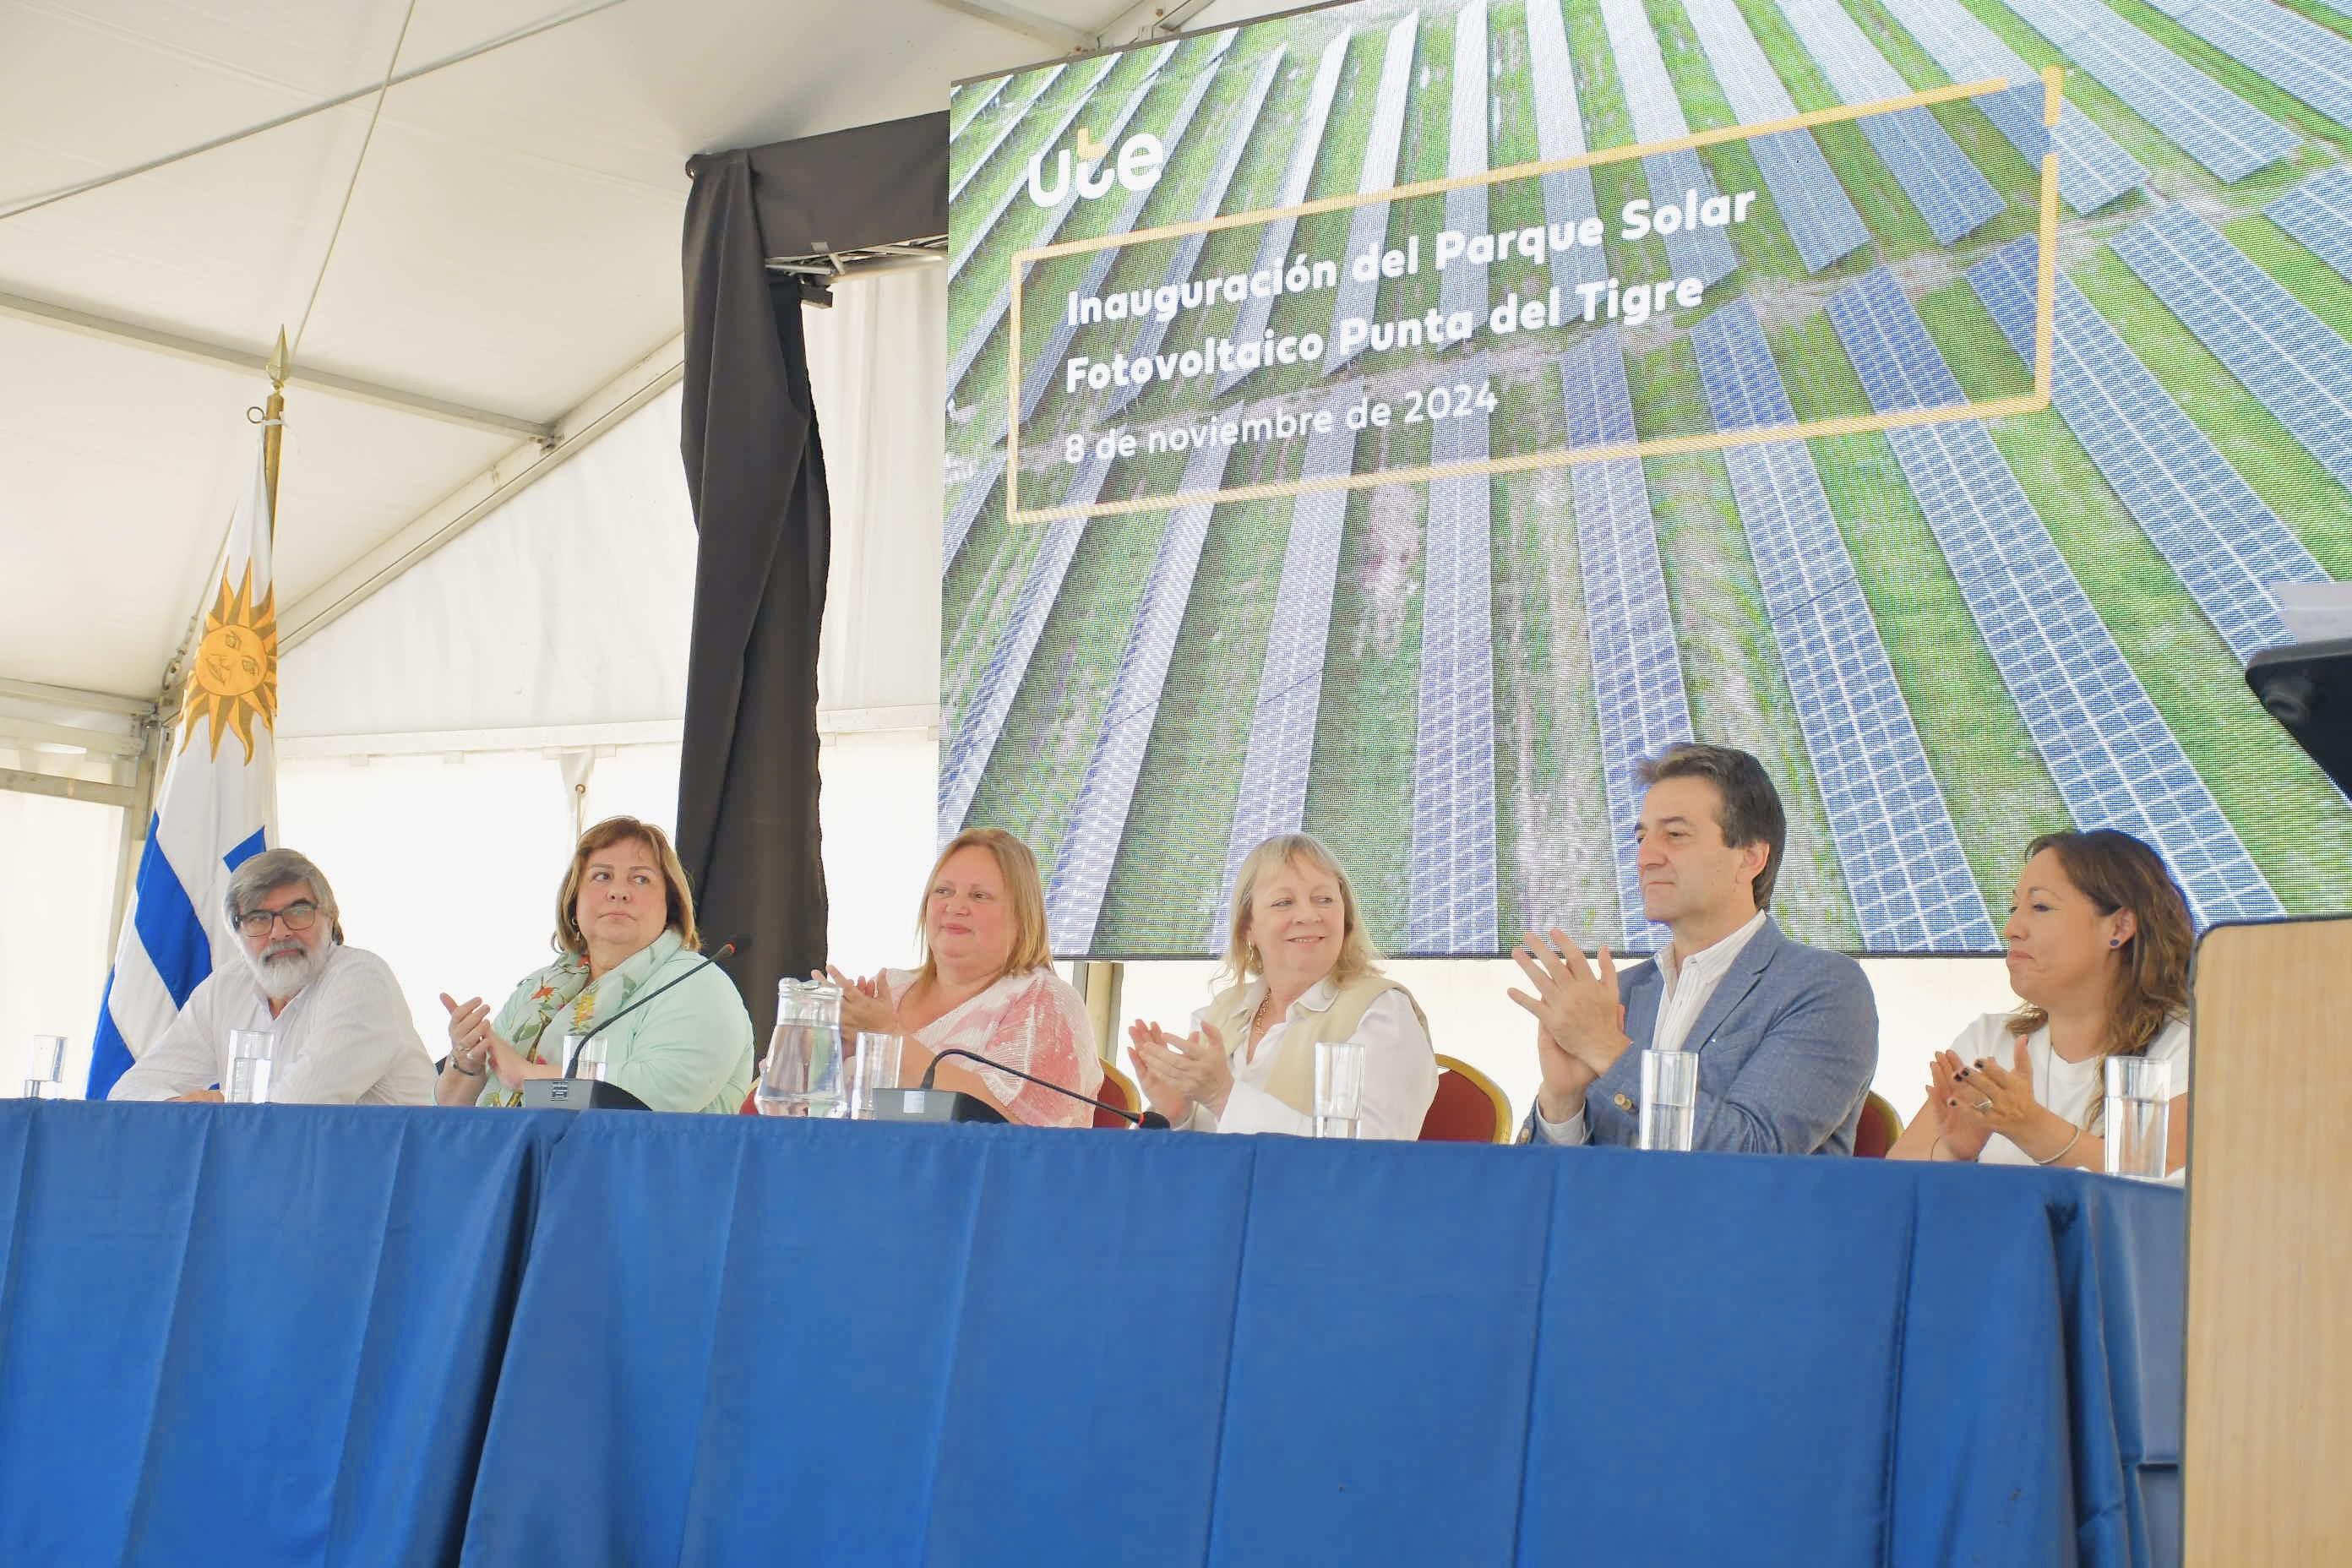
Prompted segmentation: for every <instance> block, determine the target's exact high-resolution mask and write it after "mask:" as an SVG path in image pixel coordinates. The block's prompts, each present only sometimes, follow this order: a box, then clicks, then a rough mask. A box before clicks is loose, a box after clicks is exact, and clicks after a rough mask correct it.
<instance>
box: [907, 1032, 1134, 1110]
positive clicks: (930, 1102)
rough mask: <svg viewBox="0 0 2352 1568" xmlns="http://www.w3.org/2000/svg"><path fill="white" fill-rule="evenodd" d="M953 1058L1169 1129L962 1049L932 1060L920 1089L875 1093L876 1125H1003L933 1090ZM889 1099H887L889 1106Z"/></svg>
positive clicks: (973, 1105)
mask: <svg viewBox="0 0 2352 1568" xmlns="http://www.w3.org/2000/svg"><path fill="white" fill-rule="evenodd" d="M950 1057H961V1058H964V1059H965V1060H966V1061H972V1062H978V1063H979V1064H980V1065H981V1066H982V1067H985V1068H994V1069H995V1070H996V1071H998V1072H1001V1073H1007V1074H1010V1075H1011V1076H1013V1077H1014V1078H1017V1079H1021V1080H1023V1081H1024V1082H1025V1083H1034V1084H1037V1085H1039V1086H1040V1087H1042V1088H1045V1089H1052V1090H1053V1091H1054V1092H1055V1094H1060V1095H1066V1096H1068V1097H1069V1098H1070V1099H1072V1100H1076V1101H1077V1102H1078V1103H1079V1104H1081V1105H1091V1106H1093V1107H1094V1108H1095V1109H1096V1110H1108V1111H1109V1112H1110V1113H1111V1114H1112V1115H1113V1116H1118V1117H1123V1118H1125V1119H1126V1121H1128V1122H1129V1124H1130V1125H1132V1126H1135V1127H1138V1128H1142V1129H1145V1130H1155V1129H1160V1128H1164V1127H1166V1126H1167V1125H1168V1118H1166V1117H1164V1116H1162V1115H1160V1112H1158V1111H1156V1110H1146V1111H1143V1112H1141V1113H1140V1114H1138V1113H1137V1112H1135V1111H1132V1110H1128V1109H1127V1108H1126V1107H1125V1106H1123V1105H1113V1104H1112V1103H1111V1102H1110V1101H1109V1100H1097V1099H1096V1098H1095V1097H1094V1096H1092V1095H1090V1094H1080V1093H1079V1092H1078V1091H1077V1090H1076V1089H1071V1088H1069V1087H1068V1086H1066V1085H1064V1084H1058V1083H1055V1081H1054V1080H1053V1079H1046V1078H1039V1077H1038V1076H1037V1075H1036V1074H1034V1073H1027V1072H1023V1071H1022V1070H1021V1069H1020V1068H1013V1067H1006V1066H1005V1065H1004V1064H1003V1062H1000V1061H997V1060H994V1059H993V1058H989V1057H984V1056H982V1055H981V1054H980V1053H979V1052H978V1051H967V1050H964V1049H962V1048H961V1047H951V1048H950V1049H948V1050H944V1051H941V1052H940V1054H939V1055H937V1056H935V1057H933V1058H931V1065H930V1066H929V1067H928V1068H924V1069H923V1081H922V1083H921V1084H920V1085H919V1086H918V1087H916V1088H914V1089H876V1090H875V1091H874V1120H875V1121H1003V1120H1004V1117H1003V1114H1002V1113H1000V1112H999V1111H998V1110H997V1109H996V1108H995V1107H994V1106H992V1105H991V1104H989V1103H988V1102H987V1101H986V1100H981V1099H979V1098H977V1097H976V1096H973V1095H969V1094H964V1093H962V1092H961V1091H959V1090H955V1089H946V1090H941V1089H934V1088H933V1087H932V1084H933V1082H934V1081H935V1080H936V1079H938V1078H939V1073H940V1063H941V1062H943V1061H945V1060H947V1059H948V1058H950ZM886 1096H887V1097H888V1098H887V1102H886V1100H885V1097H886Z"/></svg>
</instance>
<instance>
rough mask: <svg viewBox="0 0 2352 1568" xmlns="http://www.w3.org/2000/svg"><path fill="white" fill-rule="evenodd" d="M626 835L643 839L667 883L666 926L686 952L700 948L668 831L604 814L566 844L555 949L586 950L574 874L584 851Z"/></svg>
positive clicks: (583, 862)
mask: <svg viewBox="0 0 2352 1568" xmlns="http://www.w3.org/2000/svg"><path fill="white" fill-rule="evenodd" d="M632 838H637V839H642V840H644V842H645V845H646V848H648V849H651V850H652V851H653V852H654V859H655V861H656V863H657V864H658V865H659V866H660V867H661V873H662V880H663V881H664V882H665V883H667V884H668V887H667V892H668V903H669V910H668V914H669V919H668V922H667V923H668V926H669V929H670V930H672V931H676V932H677V935H678V940H679V941H680V942H683V943H684V944H685V946H686V950H687V951H688V952H699V951H700V950H701V947H702V932H701V931H698V930H697V929H696V928H695V924H694V892H693V890H692V889H689V888H688V886H687V885H686V868H685V867H683V866H681V865H679V864H678V862H677V850H675V849H673V848H671V847H670V844H669V835H668V834H667V833H664V832H663V831H662V830H661V829H660V828H658V827H656V826H654V825H653V824H652V823H650V822H640V821H639V820H638V819H637V818H635V817H634V816H608V817H606V818H605V819H604V821H602V822H600V823H598V824H596V826H593V827H591V828H590V829H589V830H588V831H587V832H585V833H583V834H582V835H581V836H580V842H579V843H578V844H577V845H575V846H573V847H572V865H571V868H569V869H568V870H566V871H565V872H564V873H563V886H562V888H560V889H557V890H556V894H555V951H556V952H572V953H585V952H587V951H588V938H587V936H586V934H585V933H584V932H583V931H581V929H580V915H579V910H578V906H579V903H580V879H581V878H583V877H584V876H586V875H587V874H588V858H589V857H590V856H592V855H593V854H595V853H596V852H597V851H598V850H600V849H610V848H611V847H613V846H614V845H615V844H625V843H627V842H628V841H629V840H630V839H632Z"/></svg>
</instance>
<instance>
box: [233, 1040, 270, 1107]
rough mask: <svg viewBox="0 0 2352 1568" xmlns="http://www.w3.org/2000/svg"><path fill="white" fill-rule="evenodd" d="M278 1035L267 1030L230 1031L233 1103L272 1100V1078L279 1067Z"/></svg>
mask: <svg viewBox="0 0 2352 1568" xmlns="http://www.w3.org/2000/svg"><path fill="white" fill-rule="evenodd" d="M277 1054H278V1037H277V1036H275V1035H273V1034H271V1033H269V1032H268V1030H266V1029H231V1030H230V1031H229V1032H228V1093H227V1095H226V1097H225V1098H226V1100H228V1102H229V1103H230V1104H232V1105H267V1104H268V1103H269V1079H270V1075H271V1073H272V1071H273V1070H274V1068H275V1067H276V1065H277V1064H276V1058H277Z"/></svg>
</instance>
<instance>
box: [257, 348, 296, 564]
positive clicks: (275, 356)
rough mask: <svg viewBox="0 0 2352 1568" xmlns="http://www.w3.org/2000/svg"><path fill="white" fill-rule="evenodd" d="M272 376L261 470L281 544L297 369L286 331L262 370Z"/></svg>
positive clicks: (273, 538) (273, 537) (273, 536)
mask: <svg viewBox="0 0 2352 1568" xmlns="http://www.w3.org/2000/svg"><path fill="white" fill-rule="evenodd" d="M262 368H263V369H264V370H266V371H267V372H268V374H269V401H268V403H267V404H265V405H262V410H261V421H262V426H261V468H262V473H263V475H264V477H265V479H267V481H268V486H269V539H270V542H271V543H273V544H274V543H276V542H278V448H279V447H281V446H282V445H284V441H285V436H286V375H287V373H288V372H289V370H291V369H292V368H293V365H292V356H291V355H289V353H287V350H286V329H285V328H283V327H280V328H278V347H277V348H276V349H275V350H274V351H272V352H271V353H270V355H269V363H268V364H266V365H265V366H263V367H262Z"/></svg>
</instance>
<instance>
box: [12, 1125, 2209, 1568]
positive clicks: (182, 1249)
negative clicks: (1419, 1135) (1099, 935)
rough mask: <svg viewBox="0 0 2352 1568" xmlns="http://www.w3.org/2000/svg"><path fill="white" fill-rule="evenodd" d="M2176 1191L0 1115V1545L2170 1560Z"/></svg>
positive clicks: (1084, 1145) (32, 1552)
mask: <svg viewBox="0 0 2352 1568" xmlns="http://www.w3.org/2000/svg"><path fill="white" fill-rule="evenodd" d="M2182 1221H2183V1216H2182V1209H2181V1197H2180V1194H2179V1193H2178V1192H2177V1191H2173V1190H2171V1189H2168V1188H2162V1187H2145V1186H2140V1185H2136V1184H2126V1183H2120V1182H2111V1181H2108V1180H2106V1179H2105V1178H2101V1177H2093V1176H2085V1175H2082V1174H2079V1173H2074V1174H2069V1173H2052V1172H2038V1171H2024V1170H2015V1169H2001V1170H1977V1169H1972V1168H1970V1169H1959V1168H1952V1167H1945V1166H1917V1165H1895V1164H1888V1163H1882V1162H1857V1161H1846V1160H1832V1159H1786V1158H1783V1159H1768V1158H1760V1157H1753V1156H1713V1155H1686V1156H1661V1155H1643V1154H1637V1153H1631V1152H1622V1151H1614V1150H1604V1149H1592V1150H1580V1151H1558V1150H1510V1149H1496V1148H1489V1147H1482V1146H1465V1145H1456V1144H1402V1145H1397V1144H1373V1143H1361V1144H1331V1143H1317V1142H1308V1141H1304V1140H1297V1139H1287V1138H1271V1137H1269V1138H1215V1137H1195V1136H1187V1135H1178V1134H1171V1135H1169V1136H1165V1137H1160V1136H1153V1135H1149V1134H1137V1133H1114V1132H1088V1131H1079V1132H1061V1131H1039V1130H1032V1129H1024V1128H1001V1127H952V1128H926V1127H907V1126H888V1125H877V1124H849V1123H832V1122H824V1123H814V1124H811V1123H802V1122H790V1123H785V1122H776V1121H764V1120H761V1119H757V1118H750V1117H742V1118H735V1117H683V1116H681V1117H666V1116H628V1115H619V1114H614V1113H610V1112H601V1113H585V1114H576V1113H560V1112H550V1113H543V1114H526V1113H522V1112H509V1113H506V1114H490V1113H466V1112H439V1111H428V1110H419V1111H401V1110H364V1109H323V1108H307V1107H268V1108H264V1109H259V1110H253V1109H247V1108H244V1107H218V1108H211V1107H181V1106H146V1105H126V1106H103V1105H82V1104H79V1103H69V1102H67V1103H58V1102H51V1103H39V1104H33V1103H26V1102H7V1103H0V1456H5V1458H0V1561H5V1562H9V1563H16V1562H25V1563H32V1562H58V1563H83V1562H90V1563H95V1562H109V1563H114V1562H123V1563H149V1562H152V1563H174V1564H178V1563H208V1562H222V1563H238V1564H252V1563H277V1562H288V1563H293V1562H302V1563H362V1562H403V1563H409V1562H415V1563H447V1562H458V1561H462V1562H466V1563H486V1564H487V1563H521V1562H544V1563H566V1564H573V1563H655V1562H659V1563H733V1562H740V1561H762V1562H767V1561H779V1562H787V1561H788V1562H807V1563H850V1562H856V1563H1024V1564H1026V1563H1093V1562H1106V1563H1107V1562H1118V1563H1324V1562H1330V1563H1337V1562H1349V1563H1409V1564H1416V1565H1417V1564H1432V1563H1521V1562H1525V1563H1538V1562H1556V1561H1580V1562H1593V1563H1766V1562H1802V1563H1808V1564H1815V1563H1832V1564H1834V1563H1857V1564H1862V1563H1868V1564H1873V1565H1876V1564H1882V1563H1895V1564H1908V1563H1922V1564H1925V1563H1952V1562H1983V1563H2067V1562H2081V1563H2147V1562H2159V1563H2160V1562H2172V1561H2177V1560H2178V1495H2179V1494H2178V1463H2179V1436H2180V1371H2181V1345H2182V1337H2181V1336H2182V1322H2181V1303H2182V1255H2183V1231H2182Z"/></svg>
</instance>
